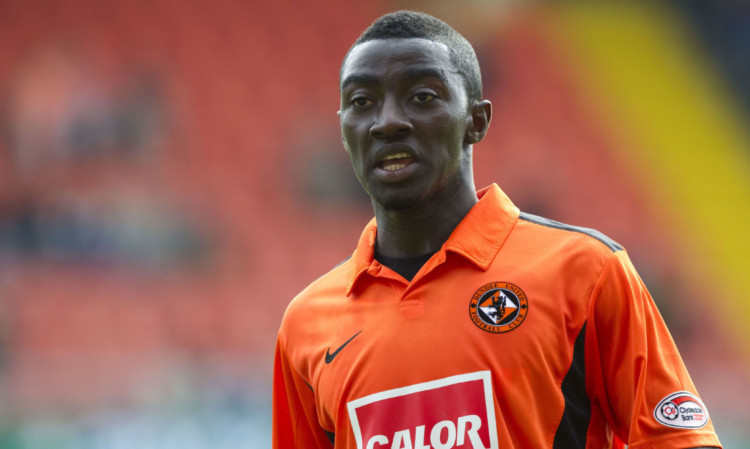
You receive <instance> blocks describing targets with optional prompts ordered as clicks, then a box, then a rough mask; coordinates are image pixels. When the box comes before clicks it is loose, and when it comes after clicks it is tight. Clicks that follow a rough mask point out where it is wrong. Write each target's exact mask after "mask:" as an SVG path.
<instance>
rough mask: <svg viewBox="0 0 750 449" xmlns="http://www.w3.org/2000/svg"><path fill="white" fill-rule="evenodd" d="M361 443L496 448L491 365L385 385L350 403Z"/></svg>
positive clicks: (403, 448) (362, 448) (369, 447)
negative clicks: (397, 385) (488, 368)
mask: <svg viewBox="0 0 750 449" xmlns="http://www.w3.org/2000/svg"><path fill="white" fill-rule="evenodd" d="M347 406H348V409H349V420H350V421H351V424H352V430H353V432H354V438H355V440H356V442H357V448H358V449H453V448H456V449H459V448H466V449H469V448H471V449H497V448H498V443H497V427H496V421H495V407H494V401H493V395H492V377H491V374H490V372H489V371H480V372H476V373H469V374H461V375H458V376H452V377H447V378H444V379H439V380H434V381H430V382H424V383H420V384H415V385H410V386H407V387H402V388H396V389H393V390H387V391H382V392H380V393H375V394H372V395H369V396H366V397H363V398H360V399H356V400H354V401H351V402H349V403H348V404H347Z"/></svg>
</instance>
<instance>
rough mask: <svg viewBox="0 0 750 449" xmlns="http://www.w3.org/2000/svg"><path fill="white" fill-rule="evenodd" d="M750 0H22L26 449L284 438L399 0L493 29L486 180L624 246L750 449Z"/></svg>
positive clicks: (718, 414)
mask: <svg viewBox="0 0 750 449" xmlns="http://www.w3.org/2000/svg"><path fill="white" fill-rule="evenodd" d="M749 5H750V4H748V3H747V2H741V1H724V2H710V1H701V0H687V1H685V0H683V1H678V0H675V1H632V2H597V1H588V2H586V1H565V2H563V1H558V2H544V1H522V0H506V1H499V0H498V1H492V0H473V1H465V2H455V1H450V0H444V1H396V0H393V1H385V0H381V1H373V2H366V3H365V2H353V1H345V0H322V1H317V2H308V1H301V0H300V1H296V0H276V1H266V2H260V1H255V0H250V1H247V0H245V1H241V0H215V1H211V2H208V1H198V0H191V1H179V0H154V1H147V0H108V1H101V0H66V1H62V0H24V1H20V0H19V1H16V0H0V37H2V38H1V39H0V136H1V138H0V448H2V449H6V448H7V449H46V448H55V449H58V448H65V449H67V448H71V449H73V448H76V449H77V448H91V449H119V448H145V449H150V448H160V449H161V448H178V447H179V448H181V449H203V448H214V449H230V448H232V449H234V448H264V447H270V393H269V390H270V383H271V362H272V357H273V346H274V340H275V333H276V330H277V328H278V325H279V322H280V319H281V315H282V313H283V310H284V309H285V307H286V305H287V303H288V302H289V300H290V299H291V298H292V297H293V296H294V295H295V293H296V292H298V291H299V290H300V289H301V288H302V287H303V286H304V285H306V284H307V283H308V282H310V281H311V280H313V279H314V278H316V277H317V276H318V275H320V274H322V273H323V272H324V271H326V270H327V269H328V268H330V267H331V266H333V265H334V264H336V263H337V262H339V261H341V260H343V259H344V258H345V257H347V256H348V254H349V253H350V252H351V251H352V249H353V247H354V244H355V243H356V239H357V237H358V235H359V232H360V230H361V228H362V227H363V226H364V224H365V223H366V222H367V221H368V219H369V217H370V205H369V203H368V201H367V199H366V198H365V197H364V194H363V193H362V192H361V191H360V189H359V187H358V185H357V184H356V180H355V179H354V177H353V175H352V174H351V170H350V167H349V162H348V158H347V156H346V154H345V152H344V151H343V149H342V148H341V144H340V137H339V133H338V123H337V119H336V110H337V109H338V89H337V76H338V69H339V64H340V62H341V59H342V57H343V56H344V54H345V52H346V50H347V49H348V47H349V45H350V44H351V42H353V40H354V39H355V37H356V36H357V35H358V34H359V33H360V32H361V31H362V30H363V29H364V27H366V26H367V25H368V24H369V23H370V22H371V21H372V20H373V19H374V18H375V17H376V16H378V15H379V14H381V13H383V12H387V11H389V10H393V9H401V8H408V9H418V10H424V11H427V12H430V13H433V14H435V15H437V16H438V17H441V18H443V19H445V20H447V21H448V22H450V23H451V24H453V25H454V26H456V28H458V29H459V30H460V31H461V32H463V33H464V34H465V35H466V36H467V37H468V38H469V39H470V40H471V41H472V42H473V43H474V44H475V46H476V48H477V50H478V53H479V57H480V61H481V64H482V66H483V72H484V77H485V84H486V95H487V97H488V98H490V99H491V100H492V101H493V103H494V104H495V108H496V112H495V117H494V118H493V124H492V127H491V131H490V135H489V138H488V139H487V140H486V141H485V142H484V143H482V144H480V145H479V146H478V147H477V148H476V150H475V154H476V175H477V178H478V185H479V186H484V185H486V184H488V183H490V182H493V181H497V182H498V183H499V184H500V185H501V187H503V189H504V190H506V191H507V192H508V193H509V195H510V196H511V198H513V199H514V201H515V202H516V203H517V204H518V205H519V206H520V207H521V208H522V209H525V210H526V211H528V212H533V213H537V214H542V215H545V216H548V217H550V218H553V219H556V220H560V221H564V222H568V223H572V224H577V225H583V226H588V227H595V228H598V229H600V230H601V231H603V232H605V233H606V234H608V235H610V236H611V237H613V238H615V239H616V240H618V241H619V242H620V243H622V244H624V245H625V246H626V247H627V248H628V250H629V252H630V254H631V257H632V258H633V260H634V261H635V264H636V267H638V269H639V271H640V273H641V275H642V276H643V278H644V280H645V282H646V284H647V286H648V287H649V288H650V290H651V291H652V293H653V295H654V296H655V298H656V300H657V302H658V304H659V305H660V307H661V310H662V313H663V315H664V316H665V319H666V320H667V321H668V323H669V325H670V327H671V329H672V331H673V334H674V337H675V339H676V340H677V342H678V344H679V346H680V348H681V352H682V353H683V356H684V358H685V361H686V363H687V365H688V367H689V369H690V370H691V373H692V375H693V377H694V381H695V382H696V384H697V386H698V388H699V389H700V391H701V393H702V396H703V399H704V400H705V402H706V403H707V404H708V407H709V410H710V411H711V413H712V417H713V419H714V422H715V426H716V428H717V430H718V431H719V434H720V437H721V438H722V440H723V442H724V443H725V445H726V446H725V447H733V448H743V447H744V448H750V443H748V441H750V430H749V429H748V428H747V423H748V422H750V393H748V391H749V389H748V386H750V330H748V329H750V327H749V326H748V325H747V319H748V316H750V294H748V292H749V291H750V263H748V257H747V255H748V254H750V237H748V223H750V132H748V129H750V126H749V125H750V82H748V81H750V6H749Z"/></svg>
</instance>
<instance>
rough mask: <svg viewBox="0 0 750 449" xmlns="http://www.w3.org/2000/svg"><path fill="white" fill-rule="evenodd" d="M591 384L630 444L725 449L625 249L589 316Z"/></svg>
mask: <svg viewBox="0 0 750 449" xmlns="http://www.w3.org/2000/svg"><path fill="white" fill-rule="evenodd" d="M587 322H588V325H587V330H586V331H587V334H586V359H587V363H586V365H587V386H588V388H589V390H590V395H591V398H592V402H593V403H594V404H595V405H596V406H597V408H598V410H599V411H600V412H601V414H602V415H603V419H604V420H606V422H607V423H608V425H609V426H610V428H611V429H613V431H614V433H615V436H616V437H617V439H620V440H622V441H623V442H625V443H626V444H627V445H628V448H629V449H645V448H656V447H658V448H662V449H663V448H667V449H668V448H675V449H677V448H681V449H684V448H690V447H700V446H715V447H721V444H720V443H719V440H718V438H717V436H716V434H715V432H714V428H713V424H712V423H711V421H710V418H709V416H708V411H707V410H706V407H705V405H704V404H703V403H702V401H701V400H700V397H699V396H698V392H697V391H696V389H695V386H694V385H693V382H692V380H691V379H690V376H689V375H688V372H687V369H686V368H685V365H684V363H683V361H682V358H681V357H680V354H679V352H678V351H677V347H676V346H675V343H674V341H673V339H672V336H671V335H670V333H669V331H668V329H667V327H666V325H665V324H664V321H663V319H662V317H661V315H660V314H659V311H658V310H657V308H656V305H655V304H654V301H653V299H652V298H651V296H650V294H649V292H648V291H647V289H646V287H645V286H644V284H643V282H642V281H641V279H640V277H639V276H638V274H637V273H636V271H635V268H633V265H632V263H631V262H630V259H629V258H628V256H627V253H626V252H625V251H618V252H616V253H614V254H613V255H612V257H611V258H610V260H609V261H608V262H607V264H606V266H605V268H604V269H603V271H602V273H601V275H600V278H599V279H598V281H597V283H596V286H595V287H594V290H593V291H592V296H591V302H590V304H589V312H588V318H587Z"/></svg>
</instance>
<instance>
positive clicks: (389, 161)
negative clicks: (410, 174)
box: [378, 153, 414, 172]
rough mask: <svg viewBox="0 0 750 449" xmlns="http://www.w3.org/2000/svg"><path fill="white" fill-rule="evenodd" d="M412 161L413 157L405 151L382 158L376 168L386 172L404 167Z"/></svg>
mask: <svg viewBox="0 0 750 449" xmlns="http://www.w3.org/2000/svg"><path fill="white" fill-rule="evenodd" d="M412 162H414V159H413V158H412V157H411V156H409V155H408V154H406V153H396V154H391V155H388V156H386V157H385V158H383V160H382V161H380V163H379V164H378V168H380V169H382V170H385V171H387V172H395V171H398V170H401V169H404V168H406V167H407V166H408V165H411V163H412Z"/></svg>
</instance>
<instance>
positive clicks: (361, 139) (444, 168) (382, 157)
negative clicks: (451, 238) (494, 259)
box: [339, 39, 473, 210]
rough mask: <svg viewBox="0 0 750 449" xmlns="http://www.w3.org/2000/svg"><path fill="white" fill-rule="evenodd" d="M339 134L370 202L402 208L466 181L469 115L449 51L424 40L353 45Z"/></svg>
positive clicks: (447, 192) (468, 175) (444, 193)
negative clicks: (371, 200) (370, 198)
mask: <svg viewBox="0 0 750 449" xmlns="http://www.w3.org/2000/svg"><path fill="white" fill-rule="evenodd" d="M339 117H340V120H341V133H342V137H343V141H344V146H345V147H346V149H347V151H348V152H349V155H350V156H351V160H352V165H353V167H354V172H355V174H356V175H357V178H359V181H360V182H361V183H362V186H364V188H365V190H366V191H367V193H368V194H369V195H370V196H371V197H372V199H373V201H374V202H375V204H376V205H380V206H382V207H383V208H384V209H386V210H403V209H408V208H413V207H415V206H419V205H422V204H424V203H425V202H426V201H428V200H432V199H434V198H440V196H441V195H442V196H443V197H447V196H449V195H450V193H451V190H454V189H458V188H461V187H463V186H465V183H467V182H468V183H469V185H471V186H472V189H473V180H472V179H471V178H472V172H471V155H470V144H468V143H467V141H466V132H467V129H468V128H469V127H470V126H471V123H472V117H471V113H470V112H469V105H468V100H467V95H466V89H465V87H464V82H463V78H462V77H461V75H460V74H459V72H458V71H457V70H456V68H455V67H454V65H453V64H452V63H451V61H450V56H449V52H448V48H447V47H446V46H445V45H443V44H439V43H436V42H432V41H428V40H426V39H384V40H373V41H368V42H365V43H363V44H360V45H357V46H356V47H354V48H353V49H352V51H351V53H349V56H348V58H347V60H346V61H345V63H344V66H343V69H342V72H341V110H340V111H339Z"/></svg>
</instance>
